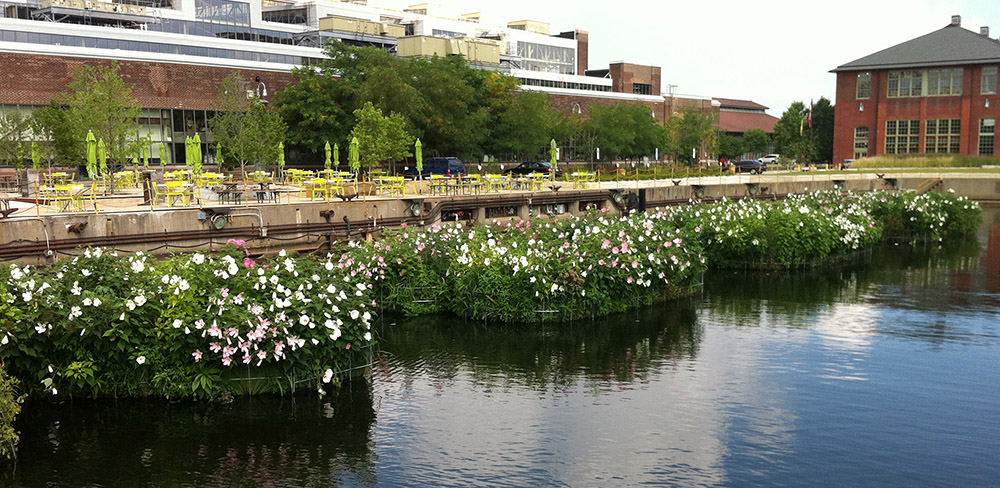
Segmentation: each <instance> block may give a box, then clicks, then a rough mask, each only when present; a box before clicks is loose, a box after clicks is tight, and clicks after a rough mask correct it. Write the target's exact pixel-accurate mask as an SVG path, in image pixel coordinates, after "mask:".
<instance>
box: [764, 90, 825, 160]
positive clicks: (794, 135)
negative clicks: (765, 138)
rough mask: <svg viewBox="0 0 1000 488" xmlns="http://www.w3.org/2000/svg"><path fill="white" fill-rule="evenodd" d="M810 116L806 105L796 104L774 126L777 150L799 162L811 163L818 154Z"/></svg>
mask: <svg viewBox="0 0 1000 488" xmlns="http://www.w3.org/2000/svg"><path fill="white" fill-rule="evenodd" d="M808 116H809V109H808V108H806V106H805V104H804V103H802V102H794V103H792V104H791V105H790V106H789V107H788V109H787V110H785V113H783V114H782V115H781V119H779V120H778V122H777V123H776V124H775V125H774V143H775V149H776V150H777V151H778V152H780V153H781V154H784V155H786V156H788V157H791V158H792V159H794V160H795V161H797V162H805V161H809V160H810V159H812V157H813V156H814V155H815V152H816V151H815V144H814V142H813V140H812V129H809V127H808V121H807V119H808Z"/></svg>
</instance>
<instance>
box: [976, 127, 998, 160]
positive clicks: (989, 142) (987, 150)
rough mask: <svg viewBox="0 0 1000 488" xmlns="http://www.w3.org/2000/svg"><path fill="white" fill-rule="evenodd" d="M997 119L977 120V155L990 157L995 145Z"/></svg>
mask: <svg viewBox="0 0 1000 488" xmlns="http://www.w3.org/2000/svg"><path fill="white" fill-rule="evenodd" d="M996 129H997V119H979V155H980V156H992V155H993V148H994V144H995V142H994V141H995V137H996Z"/></svg>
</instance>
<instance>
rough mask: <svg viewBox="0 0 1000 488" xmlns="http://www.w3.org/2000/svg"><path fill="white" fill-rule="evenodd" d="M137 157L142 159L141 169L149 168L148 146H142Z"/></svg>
mask: <svg viewBox="0 0 1000 488" xmlns="http://www.w3.org/2000/svg"><path fill="white" fill-rule="evenodd" d="M139 157H140V158H142V167H143V168H148V167H149V146H147V145H146V144H145V143H143V144H142V151H140V154H139Z"/></svg>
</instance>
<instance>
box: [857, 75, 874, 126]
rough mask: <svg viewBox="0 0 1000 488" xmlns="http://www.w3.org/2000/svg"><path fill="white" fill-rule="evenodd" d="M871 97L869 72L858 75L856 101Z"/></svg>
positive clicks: (870, 76)
mask: <svg viewBox="0 0 1000 488" xmlns="http://www.w3.org/2000/svg"><path fill="white" fill-rule="evenodd" d="M871 97H872V73H871V71H865V72H863V73H858V100H865V99H868V98H871ZM866 129H867V128H866Z"/></svg>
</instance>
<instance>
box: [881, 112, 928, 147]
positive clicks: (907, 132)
mask: <svg viewBox="0 0 1000 488" xmlns="http://www.w3.org/2000/svg"><path fill="white" fill-rule="evenodd" d="M915 152H920V121H919V120H887V121H886V122H885V153H886V154H903V153H915Z"/></svg>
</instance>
